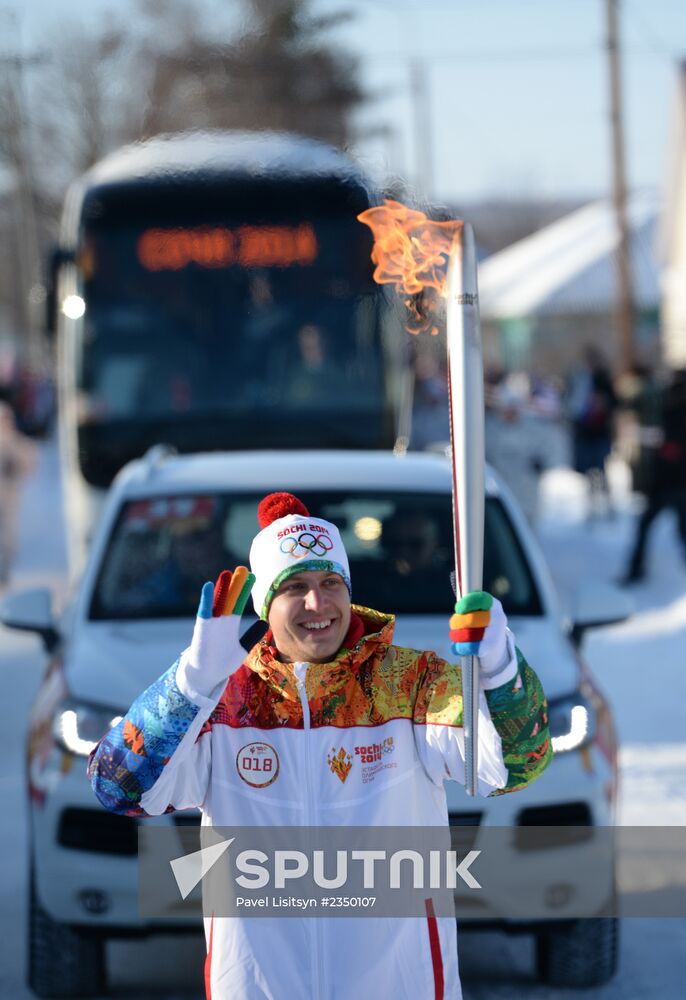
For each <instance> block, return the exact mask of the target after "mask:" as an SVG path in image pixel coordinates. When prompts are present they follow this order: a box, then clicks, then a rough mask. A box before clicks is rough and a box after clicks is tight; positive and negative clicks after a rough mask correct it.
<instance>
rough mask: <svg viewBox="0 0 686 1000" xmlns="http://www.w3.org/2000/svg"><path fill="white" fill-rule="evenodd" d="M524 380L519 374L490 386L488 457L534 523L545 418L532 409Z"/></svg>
mask: <svg viewBox="0 0 686 1000" xmlns="http://www.w3.org/2000/svg"><path fill="white" fill-rule="evenodd" d="M527 390H528V386H527V385H526V383H525V380H524V379H522V378H521V377H518V376H516V375H510V376H507V377H506V378H503V379H502V380H501V381H500V382H499V384H498V385H497V386H496V387H491V389H490V392H489V393H488V397H487V407H486V461H487V462H489V463H490V464H491V465H492V466H493V468H494V469H495V470H496V471H497V472H498V473H499V474H500V475H501V476H502V478H503V479H504V480H505V482H506V484H507V485H508V486H509V488H510V490H511V491H512V493H513V494H514V496H515V499H516V500H517V502H518V503H519V506H520V507H521V509H522V510H523V511H524V514H525V516H526V518H527V520H528V522H529V524H530V525H531V526H532V527H535V525H536V520H537V516H538V490H539V480H540V477H541V473H542V471H543V469H544V465H545V461H546V458H547V451H548V449H547V441H546V435H545V422H544V420H543V418H541V417H539V416H538V415H537V414H536V413H534V412H532V410H531V406H530V401H529V397H528V391H527Z"/></svg>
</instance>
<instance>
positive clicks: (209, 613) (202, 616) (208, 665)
mask: <svg viewBox="0 0 686 1000" xmlns="http://www.w3.org/2000/svg"><path fill="white" fill-rule="evenodd" d="M254 582H255V577H254V576H253V574H252V573H251V572H250V571H249V570H248V569H247V568H246V567H245V566H238V567H237V568H236V569H235V570H234V571H233V573H231V572H230V571H229V570H223V571H222V572H221V573H220V574H219V577H218V578H217V582H216V583H212V582H211V581H210V582H208V583H206V584H204V586H203V588H202V592H201V594H200V605H199V607H198V616H197V618H196V620H195V628H194V629H193V638H192V640H191V644H190V647H189V648H188V650H187V654H186V655H187V659H186V675H187V677H188V680H189V682H190V683H191V684H192V687H193V688H194V689H195V690H196V691H197V692H198V693H199V694H202V695H204V696H209V695H210V694H211V693H212V692H213V691H214V689H215V688H216V687H217V685H218V684H221V683H222V682H223V683H226V682H227V681H228V679H229V677H230V676H231V674H232V673H233V672H234V671H235V670H237V669H238V667H240V665H241V663H242V662H243V660H244V659H245V654H246V652H248V651H249V650H250V649H252V647H253V646H254V645H255V643H257V642H259V641H260V639H262V637H263V636H264V634H265V632H266V631H267V628H268V626H267V623H266V622H263V621H257V622H255V624H254V625H252V626H251V627H250V628H249V629H248V630H247V632H246V633H245V634H244V635H243V636H240V635H239V629H240V623H241V615H242V614H243V610H244V608H245V605H246V603H247V600H248V598H249V596H250V591H251V590H252V587H253V584H254Z"/></svg>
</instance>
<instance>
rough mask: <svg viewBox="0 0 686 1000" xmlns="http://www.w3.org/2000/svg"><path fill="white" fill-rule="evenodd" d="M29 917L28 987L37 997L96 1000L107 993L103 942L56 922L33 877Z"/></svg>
mask: <svg viewBox="0 0 686 1000" xmlns="http://www.w3.org/2000/svg"><path fill="white" fill-rule="evenodd" d="M28 918H29V927H28V931H29V934H28V938H29V940H28V984H29V986H30V987H31V989H32V990H33V992H34V993H35V994H36V996H39V997H91V998H93V997H94V996H96V995H97V994H99V993H104V991H105V988H106V983H105V979H106V977H105V942H104V940H103V939H102V938H98V937H94V936H88V935H87V934H84V933H81V932H79V931H77V930H75V929H74V928H73V927H69V926H68V925H67V924H60V923H57V921H55V920H53V919H52V917H50V916H49V915H48V914H47V913H46V912H45V910H44V909H43V908H42V906H41V905H40V902H39V901H38V896H37V894H36V889H35V885H34V878H33V874H32V875H31V880H30V889H29V914H28Z"/></svg>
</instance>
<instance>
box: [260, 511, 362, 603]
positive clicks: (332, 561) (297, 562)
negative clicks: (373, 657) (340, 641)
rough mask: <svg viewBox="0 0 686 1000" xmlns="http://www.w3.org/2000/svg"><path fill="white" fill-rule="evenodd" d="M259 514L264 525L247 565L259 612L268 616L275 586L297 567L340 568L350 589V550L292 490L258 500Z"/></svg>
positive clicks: (332, 570) (334, 570) (298, 569)
mask: <svg viewBox="0 0 686 1000" xmlns="http://www.w3.org/2000/svg"><path fill="white" fill-rule="evenodd" d="M257 517H258V521H259V524H260V527H261V528H262V531H260V533H259V534H258V535H256V536H255V538H254V539H253V543H252V545H251V546H250V569H251V570H252V572H253V573H254V574H255V583H254V585H253V588H252V599H253V604H254V605H255V611H256V612H257V614H258V615H259V616H260V618H264V619H265V620H266V618H267V615H268V613H269V605H270V604H271V602H272V598H273V597H274V594H275V592H276V590H277V589H278V588H279V586H280V585H281V584H282V583H283V581H284V580H285V579H286V578H287V577H289V576H293V575H294V574H295V573H303V572H305V571H306V570H319V571H320V572H327V573H338V574H339V575H340V576H341V577H343V580H344V581H345V585H346V586H347V588H348V591H350V589H351V587H350V567H349V565H348V556H347V553H346V551H345V547H344V545H343V542H342V540H341V536H340V533H339V531H338V528H337V527H336V525H335V524H332V523H331V522H330V521H324V520H323V519H322V518H320V517H312V516H311V515H310V514H309V512H308V510H307V508H306V507H305V505H304V504H303V503H302V502H301V501H300V500H298V498H297V497H295V496H293V494H292V493H270V495H269V496H267V497H265V498H264V500H262V502H261V503H260V505H259V507H258V511H257Z"/></svg>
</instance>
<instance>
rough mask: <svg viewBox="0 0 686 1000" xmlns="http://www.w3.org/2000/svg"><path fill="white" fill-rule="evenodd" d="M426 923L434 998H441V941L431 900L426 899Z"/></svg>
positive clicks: (442, 982) (442, 986) (443, 988)
mask: <svg viewBox="0 0 686 1000" xmlns="http://www.w3.org/2000/svg"><path fill="white" fill-rule="evenodd" d="M424 905H425V906H426V923H427V926H428V928H429V945H430V947H431V964H432V966H433V970H434V1000H443V995H444V990H445V983H444V979H443V956H442V955H441V942H440V939H439V937H438V923H437V921H436V913H435V911H434V904H433V901H432V900H430V899H426V900H425V901H424Z"/></svg>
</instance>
